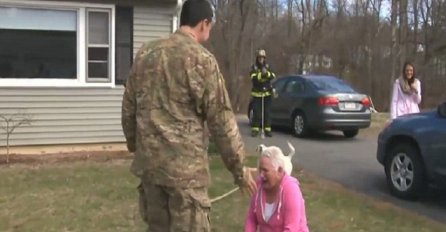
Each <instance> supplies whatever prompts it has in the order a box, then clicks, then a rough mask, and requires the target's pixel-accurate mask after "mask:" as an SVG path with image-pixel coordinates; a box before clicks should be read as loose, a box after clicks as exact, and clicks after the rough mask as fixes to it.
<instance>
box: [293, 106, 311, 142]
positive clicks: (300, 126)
mask: <svg viewBox="0 0 446 232" xmlns="http://www.w3.org/2000/svg"><path fill="white" fill-rule="evenodd" d="M291 128H292V130H293V134H294V136H296V137H301V138H302V137H305V136H306V135H307V134H308V125H307V120H306V118H305V115H304V114H303V113H302V112H297V113H296V114H295V115H294V117H293V120H292V125H291Z"/></svg>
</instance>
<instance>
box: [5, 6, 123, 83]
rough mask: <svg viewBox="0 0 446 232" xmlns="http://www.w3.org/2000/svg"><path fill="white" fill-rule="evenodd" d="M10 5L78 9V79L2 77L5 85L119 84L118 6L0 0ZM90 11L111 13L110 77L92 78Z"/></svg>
mask: <svg viewBox="0 0 446 232" xmlns="http://www.w3.org/2000/svg"><path fill="white" fill-rule="evenodd" d="M0 4H1V5H2V6H6V7H17V8H31V9H32V8H34V9H45V10H72V11H76V12H77V15H76V17H77V22H76V24H77V25H76V35H77V38H76V39H77V42H76V48H77V51H76V55H77V59H76V62H77V63H76V67H77V68H76V70H77V78H76V79H61V78H51V79H46V78H0V86H2V87H115V69H116V64H115V25H116V22H115V18H116V9H115V5H112V4H96V3H76V2H50V1H13V0H0ZM88 11H93V12H95V11H108V12H109V26H110V28H109V52H108V54H109V67H108V70H109V77H108V78H107V79H106V78H88V60H87V59H88V53H87V51H88V41H87V39H88V38H87V34H88V33H87V32H88V25H87V23H88V21H87V17H88Z"/></svg>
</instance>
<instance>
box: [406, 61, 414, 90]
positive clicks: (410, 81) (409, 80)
mask: <svg viewBox="0 0 446 232" xmlns="http://www.w3.org/2000/svg"><path fill="white" fill-rule="evenodd" d="M407 66H411V67H412V69H413V75H412V78H410V79H407V76H406V67H407ZM403 77H404V80H407V82H409V85H411V84H412V83H414V82H415V77H416V75H415V66H414V65H413V64H412V63H411V62H408V61H406V62H405V63H404V65H403Z"/></svg>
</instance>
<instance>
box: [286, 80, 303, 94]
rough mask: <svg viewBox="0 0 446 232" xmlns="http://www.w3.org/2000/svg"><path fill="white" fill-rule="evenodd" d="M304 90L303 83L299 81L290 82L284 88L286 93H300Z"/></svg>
mask: <svg viewBox="0 0 446 232" xmlns="http://www.w3.org/2000/svg"><path fill="white" fill-rule="evenodd" d="M304 90H305V86H304V83H303V82H302V81H300V80H291V81H289V82H288V84H287V85H286V87H285V92H286V93H302V92H304Z"/></svg>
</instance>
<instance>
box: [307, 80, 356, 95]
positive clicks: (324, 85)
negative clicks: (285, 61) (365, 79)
mask: <svg viewBox="0 0 446 232" xmlns="http://www.w3.org/2000/svg"><path fill="white" fill-rule="evenodd" d="M309 80H310V82H311V83H312V84H313V86H314V87H315V88H316V89H317V90H323V91H330V92H331V91H333V92H342V93H353V92H355V90H354V89H353V88H352V87H350V85H348V84H347V83H345V82H344V81H342V80H340V79H337V78H333V77H314V78H309Z"/></svg>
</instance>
